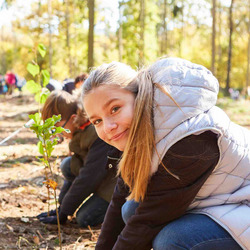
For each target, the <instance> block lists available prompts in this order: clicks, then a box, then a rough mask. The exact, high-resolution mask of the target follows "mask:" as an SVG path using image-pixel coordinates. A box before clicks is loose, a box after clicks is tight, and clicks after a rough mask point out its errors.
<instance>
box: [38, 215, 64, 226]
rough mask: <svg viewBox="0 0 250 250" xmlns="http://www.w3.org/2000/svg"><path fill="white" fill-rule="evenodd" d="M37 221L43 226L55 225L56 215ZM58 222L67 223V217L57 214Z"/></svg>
mask: <svg viewBox="0 0 250 250" xmlns="http://www.w3.org/2000/svg"><path fill="white" fill-rule="evenodd" d="M39 220H40V221H41V222H43V223H45V224H57V217H56V215H52V216H46V217H40V218H39ZM59 221H60V223H61V224H63V223H65V222H66V221H67V215H66V214H62V213H59Z"/></svg>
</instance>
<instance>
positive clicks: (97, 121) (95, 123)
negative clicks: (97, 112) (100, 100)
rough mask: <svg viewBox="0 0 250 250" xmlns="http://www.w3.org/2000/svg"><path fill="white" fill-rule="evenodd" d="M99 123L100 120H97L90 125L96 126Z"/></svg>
mask: <svg viewBox="0 0 250 250" xmlns="http://www.w3.org/2000/svg"><path fill="white" fill-rule="evenodd" d="M100 122H101V119H98V120H95V121H93V122H92V123H93V124H94V125H98V124H99V123H100Z"/></svg>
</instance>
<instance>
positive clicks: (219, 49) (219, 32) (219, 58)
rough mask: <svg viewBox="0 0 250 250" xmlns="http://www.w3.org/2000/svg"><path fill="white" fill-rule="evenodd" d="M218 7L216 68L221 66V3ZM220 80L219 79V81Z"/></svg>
mask: <svg viewBox="0 0 250 250" xmlns="http://www.w3.org/2000/svg"><path fill="white" fill-rule="evenodd" d="M218 4H219V6H218V9H219V11H218V12H217V13H218V23H219V30H218V36H217V37H218V49H217V51H218V52H217V53H218V66H219V67H220V66H221V65H222V48H221V43H222V42H221V37H222V35H221V33H222V27H221V26H222V25H221V22H222V21H221V14H222V7H221V3H220V2H219V3H218ZM219 80H220V79H219Z"/></svg>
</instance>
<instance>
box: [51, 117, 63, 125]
mask: <svg viewBox="0 0 250 250" xmlns="http://www.w3.org/2000/svg"><path fill="white" fill-rule="evenodd" d="M61 118H62V117H61V115H53V116H52V119H53V120H54V122H55V124H56V123H57V122H59V121H61Z"/></svg>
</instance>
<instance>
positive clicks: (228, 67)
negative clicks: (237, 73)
mask: <svg viewBox="0 0 250 250" xmlns="http://www.w3.org/2000/svg"><path fill="white" fill-rule="evenodd" d="M233 5H234V0H231V5H230V8H229V45H228V62H227V81H226V94H228V90H229V88H230V73H231V61H232V35H233Z"/></svg>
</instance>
